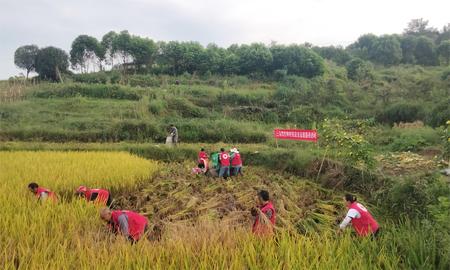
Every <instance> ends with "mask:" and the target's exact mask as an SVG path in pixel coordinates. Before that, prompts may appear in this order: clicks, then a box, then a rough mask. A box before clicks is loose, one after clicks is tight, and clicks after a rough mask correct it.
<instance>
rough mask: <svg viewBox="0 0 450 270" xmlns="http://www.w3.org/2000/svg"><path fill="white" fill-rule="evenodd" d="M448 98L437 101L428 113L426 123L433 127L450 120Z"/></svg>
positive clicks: (449, 101)
mask: <svg viewBox="0 0 450 270" xmlns="http://www.w3.org/2000/svg"><path fill="white" fill-rule="evenodd" d="M449 104H450V98H447V99H444V100H443V101H441V102H440V103H438V104H437V105H436V106H435V107H434V108H433V109H432V110H431V111H430V113H429V115H428V117H427V123H429V124H430V125H431V126H433V127H439V126H444V125H445V123H446V122H447V121H448V120H450V105H449Z"/></svg>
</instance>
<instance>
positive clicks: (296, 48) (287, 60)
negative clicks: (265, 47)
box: [270, 45, 324, 78]
mask: <svg viewBox="0 0 450 270" xmlns="http://www.w3.org/2000/svg"><path fill="white" fill-rule="evenodd" d="M270 50H271V52H272V55H273V64H272V70H273V71H276V70H286V71H287V74H288V75H297V76H302V77H306V78H312V77H315V76H320V75H322V74H323V72H324V63H323V59H322V58H321V57H320V56H319V55H318V54H316V53H315V52H314V51H313V50H311V49H309V48H306V47H304V46H300V45H289V46H283V45H272V46H271V47H270Z"/></svg>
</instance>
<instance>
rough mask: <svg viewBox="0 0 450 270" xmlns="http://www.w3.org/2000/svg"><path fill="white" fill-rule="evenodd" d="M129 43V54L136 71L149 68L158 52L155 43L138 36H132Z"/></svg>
mask: <svg viewBox="0 0 450 270" xmlns="http://www.w3.org/2000/svg"><path fill="white" fill-rule="evenodd" d="M130 43H131V44H130V51H129V53H130V55H131V56H132V57H133V63H134V64H135V66H136V69H138V70H141V69H143V68H147V69H149V68H151V66H152V64H153V62H154V60H155V54H156V51H157V50H158V48H157V46H156V43H155V42H154V41H153V40H151V39H148V38H141V37H138V36H132V37H131V41H130Z"/></svg>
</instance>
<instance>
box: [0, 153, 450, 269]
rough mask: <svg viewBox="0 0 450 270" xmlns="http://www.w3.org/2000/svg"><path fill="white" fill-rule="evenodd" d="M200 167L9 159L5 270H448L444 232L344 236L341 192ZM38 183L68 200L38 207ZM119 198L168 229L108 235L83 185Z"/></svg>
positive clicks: (63, 157) (59, 156)
mask: <svg viewBox="0 0 450 270" xmlns="http://www.w3.org/2000/svg"><path fill="white" fill-rule="evenodd" d="M190 165H191V164H188V163H178V164H170V163H164V164H163V163H158V162H155V161H150V160H146V159H142V158H139V157H137V156H134V155H131V154H128V153H124V152H71V151H68V152H58V151H54V152H47V151H37V152H29V151H15V152H14V151H12V152H0V166H1V169H0V205H1V215H0V228H1V230H0V243H1V246H0V268H1V269H448V268H447V267H448V265H449V259H448V258H445V257H444V256H442V255H443V254H445V253H443V252H444V251H443V250H442V249H441V248H440V246H439V243H438V239H436V238H437V236H436V235H437V234H435V233H434V232H433V230H430V229H429V228H428V229H427V228H426V225H424V224H414V223H412V222H409V221H407V220H405V222H403V223H401V224H396V225H393V224H389V223H384V224H383V234H382V235H381V237H380V238H379V239H377V240H376V241H374V240H372V239H357V238H355V237H354V236H352V235H351V234H350V232H347V233H345V234H341V235H338V234H336V233H335V229H336V222H337V221H338V220H339V219H340V217H341V214H342V211H343V209H342V208H343V207H342V205H341V204H340V201H339V198H340V196H341V194H339V193H334V192H332V191H330V190H327V189H323V188H321V187H319V186H317V185H315V184H313V183H310V182H308V181H306V180H304V179H300V178H296V177H287V176H285V175H281V174H275V173H273V172H272V173H271V172H269V171H265V170H263V169H261V168H257V167H255V168H252V169H250V170H249V171H248V173H246V175H245V176H244V177H243V178H240V179H235V180H232V181H229V182H223V181H219V180H216V179H209V178H204V177H199V176H193V175H189V173H186V172H188V171H189V168H190ZM31 181H35V182H37V183H39V184H40V185H42V186H44V187H48V188H50V189H52V190H53V191H55V192H56V193H57V194H58V196H59V201H58V203H44V204H39V203H37V202H36V199H35V198H34V196H33V195H32V194H31V193H30V192H29V191H28V190H27V184H28V183H29V182H31ZM81 184H84V185H87V186H92V187H104V188H108V189H110V190H111V191H112V194H113V196H114V198H115V203H114V206H113V207H116V208H122V207H123V208H124V209H132V210H136V211H138V212H140V213H142V214H144V215H146V216H148V217H149V219H150V223H151V224H152V225H155V224H159V225H160V226H162V228H163V230H162V231H163V232H162V238H161V240H160V241H154V242H152V241H148V240H147V239H145V240H142V241H140V242H138V243H137V244H135V245H131V244H129V243H128V242H125V241H124V240H123V239H121V238H116V237H115V236H113V235H110V234H109V233H108V232H107V230H106V229H105V226H104V224H103V223H102V221H101V220H100V218H99V215H98V211H99V209H98V208H97V206H95V205H93V204H88V203H86V202H85V201H84V200H79V199H76V198H75V197H74V196H73V191H74V189H75V188H76V187H77V186H79V185H81ZM259 188H267V189H270V190H272V192H273V200H274V203H275V205H276V207H277V209H278V221H277V230H276V231H277V232H276V234H275V236H274V237H271V238H258V237H255V236H253V235H252V234H251V233H250V224H251V217H250V214H249V208H250V207H251V206H252V205H253V204H254V200H253V196H254V194H255V192H256V190H258V189H259Z"/></svg>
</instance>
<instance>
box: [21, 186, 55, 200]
mask: <svg viewBox="0 0 450 270" xmlns="http://www.w3.org/2000/svg"><path fill="white" fill-rule="evenodd" d="M28 189H29V190H30V191H31V192H32V193H33V194H34V195H35V196H36V198H37V199H38V201H40V202H44V201H46V200H47V199H50V200H52V201H53V202H56V201H57V197H56V194H55V193H54V192H52V191H51V190H49V189H47V188H44V187H40V186H39V185H38V184H37V183H34V182H32V183H30V184H28Z"/></svg>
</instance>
